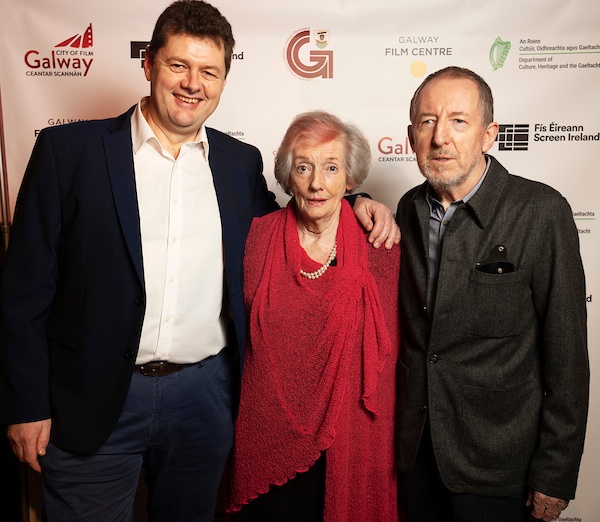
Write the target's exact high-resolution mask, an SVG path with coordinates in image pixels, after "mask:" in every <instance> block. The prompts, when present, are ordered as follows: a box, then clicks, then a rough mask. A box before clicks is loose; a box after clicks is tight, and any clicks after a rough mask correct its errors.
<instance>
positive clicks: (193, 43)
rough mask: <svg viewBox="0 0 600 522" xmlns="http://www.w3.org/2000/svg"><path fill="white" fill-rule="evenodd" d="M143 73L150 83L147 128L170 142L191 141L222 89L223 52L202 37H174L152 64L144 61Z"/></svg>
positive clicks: (160, 50) (215, 103)
mask: <svg viewBox="0 0 600 522" xmlns="http://www.w3.org/2000/svg"><path fill="white" fill-rule="evenodd" d="M144 71H145V74H146V79H147V80H149V81H150V82H151V94H150V105H149V110H150V116H151V121H149V123H150V125H151V127H154V130H155V132H156V127H158V130H159V133H160V132H162V133H164V134H166V135H167V136H168V137H170V138H171V140H172V141H180V142H181V141H191V140H193V139H195V136H196V134H197V132H198V130H199V129H200V127H201V126H202V124H203V123H204V122H205V121H206V119H207V118H208V117H209V116H210V115H211V114H212V113H213V112H214V110H215V109H216V108H217V105H218V104H219V100H220V98H221V93H222V92H223V89H224V87H225V54H224V50H223V49H219V48H218V47H217V45H216V44H215V43H214V42H213V41H211V40H208V39H205V38H198V37H196V36H190V35H187V34H174V35H171V36H170V37H169V39H168V40H167V45H166V46H165V47H162V48H160V49H159V50H158V52H157V53H156V56H155V59H154V61H153V62H151V61H150V60H149V59H148V58H147V59H146V60H145V62H144ZM157 135H158V134H157ZM159 139H160V136H159Z"/></svg>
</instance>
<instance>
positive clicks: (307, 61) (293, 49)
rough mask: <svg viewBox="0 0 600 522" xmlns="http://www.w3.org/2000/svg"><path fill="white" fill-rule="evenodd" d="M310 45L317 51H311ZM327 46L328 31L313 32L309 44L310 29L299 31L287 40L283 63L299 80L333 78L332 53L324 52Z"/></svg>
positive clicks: (329, 51)
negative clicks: (284, 62)
mask: <svg viewBox="0 0 600 522" xmlns="http://www.w3.org/2000/svg"><path fill="white" fill-rule="evenodd" d="M311 45H312V46H314V47H316V48H317V49H311V48H310V47H311ZM328 45H329V31H326V30H316V31H314V39H313V40H312V43H311V37H310V29H301V30H300V31H298V32H296V33H294V34H293V35H292V36H291V38H290V39H289V40H288V42H287V45H286V47H285V61H286V63H287V65H288V67H289V68H290V70H291V71H292V72H293V73H294V74H295V75H296V76H299V77H300V78H306V79H309V78H333V51H331V50H324V49H325V47H327V46H328ZM307 50H308V53H307V52H306V51H307Z"/></svg>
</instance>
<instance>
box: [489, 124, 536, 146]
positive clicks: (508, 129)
mask: <svg viewBox="0 0 600 522" xmlns="http://www.w3.org/2000/svg"><path fill="white" fill-rule="evenodd" d="M496 141H497V142H498V150H502V151H509V150H511V151H516V150H527V149H528V147H529V124H528V123H522V124H517V123H510V124H500V130H499V131H498V136H497V137H496Z"/></svg>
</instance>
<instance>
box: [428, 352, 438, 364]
mask: <svg viewBox="0 0 600 522" xmlns="http://www.w3.org/2000/svg"><path fill="white" fill-rule="evenodd" d="M429 362H430V363H431V364H435V363H436V362H438V356H437V355H435V354H432V355H430V356H429Z"/></svg>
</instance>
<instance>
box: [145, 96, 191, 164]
mask: <svg viewBox="0 0 600 522" xmlns="http://www.w3.org/2000/svg"><path fill="white" fill-rule="evenodd" d="M142 115H143V116H144V118H145V120H146V121H147V122H148V125H149V126H150V128H151V129H152V132H154V135H155V136H156V138H157V139H158V141H159V142H160V144H161V146H162V147H163V149H165V150H167V151H168V152H170V153H171V154H172V155H173V157H174V158H175V159H177V156H179V153H180V152H181V147H182V146H183V145H184V144H185V143H189V142H191V141H194V140H195V139H196V136H197V134H198V132H197V131H196V132H195V133H194V134H191V135H188V136H180V135H178V134H175V133H171V132H168V131H167V130H166V129H164V128H163V127H161V126H160V125H158V124H157V123H156V118H155V117H154V111H153V110H152V106H151V103H147V104H146V106H144V107H142Z"/></svg>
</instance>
